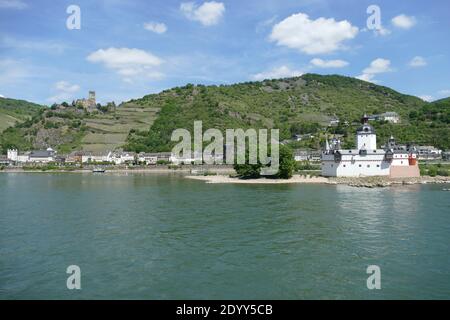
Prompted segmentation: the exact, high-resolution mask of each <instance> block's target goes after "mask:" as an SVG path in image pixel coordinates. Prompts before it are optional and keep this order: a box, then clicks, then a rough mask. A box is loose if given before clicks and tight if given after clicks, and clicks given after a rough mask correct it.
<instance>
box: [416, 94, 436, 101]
mask: <svg viewBox="0 0 450 320" xmlns="http://www.w3.org/2000/svg"><path fill="white" fill-rule="evenodd" d="M419 98H420V99H422V100H423V101H427V102H430V101H433V100H434V98H433V97H432V96H429V95H423V96H419Z"/></svg>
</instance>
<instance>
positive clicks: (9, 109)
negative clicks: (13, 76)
mask: <svg viewBox="0 0 450 320" xmlns="http://www.w3.org/2000/svg"><path fill="white" fill-rule="evenodd" d="M42 109H43V107H42V106H40V105H38V104H35V103H32V102H28V101H25V100H15V99H9V98H1V97H0V133H1V132H2V131H3V130H5V129H6V128H8V127H11V126H14V125H15V124H17V123H21V122H24V121H26V120H28V119H30V118H31V117H33V116H35V115H37V114H38V113H39V111H40V110H42Z"/></svg>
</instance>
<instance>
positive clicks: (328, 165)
mask: <svg viewBox="0 0 450 320" xmlns="http://www.w3.org/2000/svg"><path fill="white" fill-rule="evenodd" d="M368 120H369V119H368V117H367V116H366V115H364V116H363V117H362V119H361V122H362V126H361V127H359V128H358V129H357V130H356V146H357V149H341V143H340V140H338V139H333V140H332V143H331V146H330V144H329V143H328V140H327V141H326V147H325V150H324V151H323V152H322V157H321V158H322V159H321V161H322V176H325V177H365V176H390V177H392V178H400V177H401V178H403V177H418V176H420V171H419V167H418V163H417V152H416V151H415V150H414V149H406V148H403V147H399V146H397V145H396V143H395V140H394V138H393V137H392V136H391V138H390V139H389V142H388V143H387V144H386V145H385V146H384V148H383V149H377V136H376V134H375V129H374V128H373V127H372V126H371V125H369V124H368Z"/></svg>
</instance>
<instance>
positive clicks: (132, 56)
mask: <svg viewBox="0 0 450 320" xmlns="http://www.w3.org/2000/svg"><path fill="white" fill-rule="evenodd" d="M87 60H88V61H89V62H92V63H101V64H103V65H104V66H105V67H107V68H108V69H112V70H114V71H115V72H117V73H118V74H119V75H121V76H124V80H126V79H128V81H129V80H130V77H133V76H145V77H148V78H153V79H158V78H161V77H163V76H164V75H163V74H162V73H160V72H158V71H157V70H155V68H157V67H158V66H160V65H161V64H162V63H163V60H162V59H160V58H159V57H157V56H155V55H154V54H152V53H150V52H147V51H144V50H140V49H130V48H108V49H100V50H97V51H95V52H93V53H91V54H90V55H89V56H88V57H87Z"/></svg>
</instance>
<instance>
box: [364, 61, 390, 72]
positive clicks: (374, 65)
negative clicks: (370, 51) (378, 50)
mask: <svg viewBox="0 0 450 320" xmlns="http://www.w3.org/2000/svg"><path fill="white" fill-rule="evenodd" d="M390 65H391V61H390V60H388V59H382V58H378V59H375V60H373V61H372V62H371V63H370V66H369V67H367V68H365V69H364V70H363V73H367V74H377V73H384V72H389V71H392V70H391V68H390Z"/></svg>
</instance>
